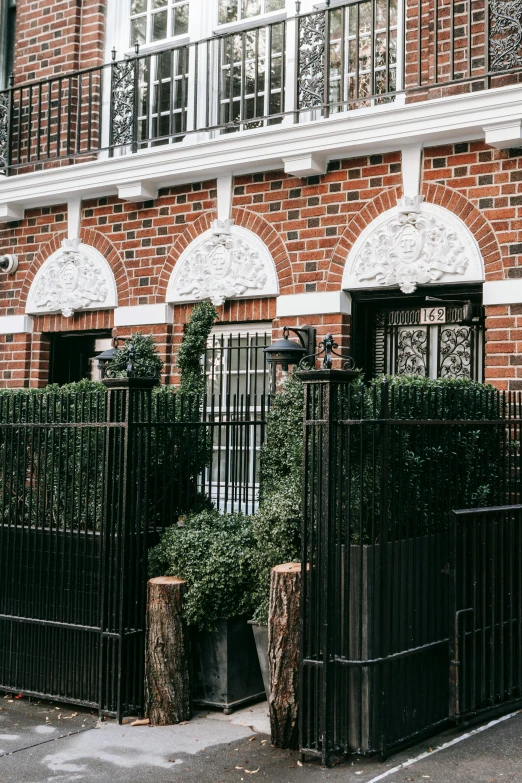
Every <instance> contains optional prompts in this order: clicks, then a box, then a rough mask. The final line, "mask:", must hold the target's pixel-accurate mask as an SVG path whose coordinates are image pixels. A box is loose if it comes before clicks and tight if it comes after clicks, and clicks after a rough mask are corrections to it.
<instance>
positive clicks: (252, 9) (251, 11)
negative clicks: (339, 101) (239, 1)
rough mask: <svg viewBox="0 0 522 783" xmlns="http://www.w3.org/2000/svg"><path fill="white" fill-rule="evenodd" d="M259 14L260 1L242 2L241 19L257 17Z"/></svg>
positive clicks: (245, 0)
mask: <svg viewBox="0 0 522 783" xmlns="http://www.w3.org/2000/svg"><path fill="white" fill-rule="evenodd" d="M260 13H261V0H243V17H244V18H245V17H247V16H259V14H260Z"/></svg>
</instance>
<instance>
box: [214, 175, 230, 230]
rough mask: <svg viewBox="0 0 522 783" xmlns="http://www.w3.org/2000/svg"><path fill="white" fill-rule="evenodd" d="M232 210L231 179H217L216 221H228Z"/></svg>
mask: <svg viewBox="0 0 522 783" xmlns="http://www.w3.org/2000/svg"><path fill="white" fill-rule="evenodd" d="M231 210H232V177H231V176H230V174H229V175H228V176H226V177H218V178H217V219H218V220H230V216H231Z"/></svg>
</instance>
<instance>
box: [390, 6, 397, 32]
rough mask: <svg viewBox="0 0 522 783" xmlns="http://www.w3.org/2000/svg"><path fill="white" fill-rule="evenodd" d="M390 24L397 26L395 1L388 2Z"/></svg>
mask: <svg viewBox="0 0 522 783" xmlns="http://www.w3.org/2000/svg"><path fill="white" fill-rule="evenodd" d="M390 24H391V25H392V26H393V25H396V24H397V0H390Z"/></svg>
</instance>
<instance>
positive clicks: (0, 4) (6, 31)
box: [0, 0, 16, 90]
mask: <svg viewBox="0 0 522 783" xmlns="http://www.w3.org/2000/svg"><path fill="white" fill-rule="evenodd" d="M15 27H16V1H15V0H0V90H1V89H4V88H5V87H8V86H9V75H10V74H11V73H12V71H13V60H14V41H15Z"/></svg>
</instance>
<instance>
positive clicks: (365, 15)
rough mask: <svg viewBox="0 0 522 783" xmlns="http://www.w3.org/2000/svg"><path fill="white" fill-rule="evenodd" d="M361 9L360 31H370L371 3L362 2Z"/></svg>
mask: <svg viewBox="0 0 522 783" xmlns="http://www.w3.org/2000/svg"><path fill="white" fill-rule="evenodd" d="M359 9H360V11H359V14H360V16H359V33H369V32H370V30H371V28H372V6H371V3H361V5H360V6H359Z"/></svg>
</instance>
